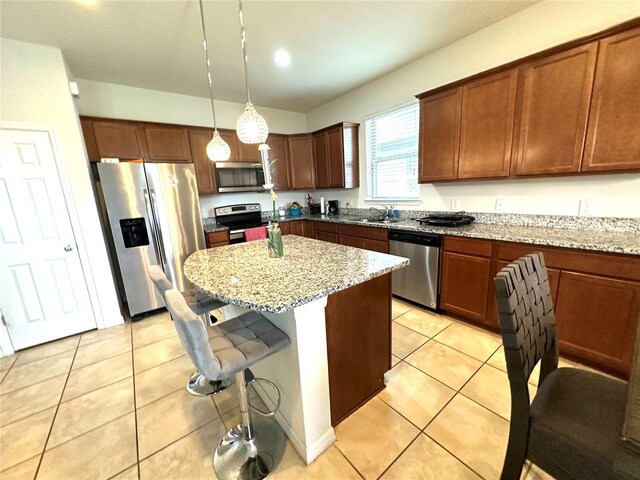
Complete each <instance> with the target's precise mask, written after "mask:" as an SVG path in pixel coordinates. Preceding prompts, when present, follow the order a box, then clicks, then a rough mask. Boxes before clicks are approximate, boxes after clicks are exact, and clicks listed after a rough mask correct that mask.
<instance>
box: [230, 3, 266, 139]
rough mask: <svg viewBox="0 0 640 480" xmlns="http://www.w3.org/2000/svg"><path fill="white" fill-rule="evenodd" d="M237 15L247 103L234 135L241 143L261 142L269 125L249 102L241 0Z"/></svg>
mask: <svg viewBox="0 0 640 480" xmlns="http://www.w3.org/2000/svg"><path fill="white" fill-rule="evenodd" d="M238 16H239V17H240V42H241V44H242V63H243V65H244V85H245V88H246V89H247V104H246V106H245V107H244V112H243V113H242V115H240V118H239V119H238V122H237V123H236V135H238V138H239V139H240V141H241V142H242V143H248V144H256V143H263V142H264V141H265V140H266V139H267V136H268V135H269V127H268V126H267V122H266V121H265V119H264V118H263V117H262V116H261V115H260V114H259V113H258V112H256V109H255V108H254V107H253V103H251V95H250V94H249V77H248V74H247V48H246V40H247V39H246V35H245V32H244V15H243V13H242V0H238Z"/></svg>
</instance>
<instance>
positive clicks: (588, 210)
mask: <svg viewBox="0 0 640 480" xmlns="http://www.w3.org/2000/svg"><path fill="white" fill-rule="evenodd" d="M594 204H595V202H594V201H593V200H588V199H583V200H580V210H579V211H578V215H593V208H594V206H595V205H594Z"/></svg>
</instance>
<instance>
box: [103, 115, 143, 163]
mask: <svg viewBox="0 0 640 480" xmlns="http://www.w3.org/2000/svg"><path fill="white" fill-rule="evenodd" d="M93 133H94V135H95V139H96V147H97V149H98V154H99V155H100V158H103V157H112V158H120V159H124V160H132V159H137V158H143V157H144V156H145V154H144V148H143V144H142V138H141V132H140V127H139V126H138V125H134V124H132V123H124V122H123V123H120V122H93Z"/></svg>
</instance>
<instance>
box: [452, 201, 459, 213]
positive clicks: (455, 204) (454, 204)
mask: <svg viewBox="0 0 640 480" xmlns="http://www.w3.org/2000/svg"><path fill="white" fill-rule="evenodd" d="M451 210H453V211H454V212H457V211H458V210H460V199H459V198H452V199H451Z"/></svg>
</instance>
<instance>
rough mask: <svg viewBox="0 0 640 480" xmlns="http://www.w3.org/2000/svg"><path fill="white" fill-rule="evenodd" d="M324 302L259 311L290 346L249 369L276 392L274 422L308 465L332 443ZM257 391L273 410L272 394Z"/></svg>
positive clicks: (265, 391) (324, 298)
mask: <svg viewBox="0 0 640 480" xmlns="http://www.w3.org/2000/svg"><path fill="white" fill-rule="evenodd" d="M326 302H327V298H326V297H323V298H321V299H319V300H315V301H313V302H311V303H308V304H305V305H302V306H300V307H296V308H295V309H293V310H288V311H286V312H284V313H280V314H275V313H268V312H262V314H263V315H264V316H265V317H267V318H268V319H269V320H270V321H271V322H272V323H273V324H274V325H275V326H277V327H278V328H280V329H281V330H282V331H283V332H285V333H286V334H287V335H288V336H289V339H290V340H291V343H290V344H289V345H288V346H287V347H285V348H284V349H283V350H280V351H279V352H277V353H275V354H274V355H271V356H270V357H267V358H265V359H263V360H261V361H259V362H257V363H256V364H255V365H254V366H252V367H251V371H252V372H253V373H254V374H255V376H256V377H262V378H267V379H269V380H271V381H273V382H275V383H276V385H277V386H278V388H279V389H280V394H281V404H280V409H279V410H278V412H277V413H276V414H275V418H276V420H277V421H278V423H279V424H280V425H281V426H282V428H283V429H284V431H285V433H286V435H287V437H289V440H290V441H291V443H292V445H293V447H294V448H295V449H296V451H297V452H298V454H299V455H300V457H301V458H302V459H303V460H304V461H305V463H306V464H307V465H308V464H310V463H311V462H312V461H313V460H315V459H316V458H317V457H318V456H319V455H320V454H321V453H322V452H324V451H325V450H326V449H327V448H328V447H329V446H330V445H331V444H332V443H334V442H335V439H336V437H335V433H334V431H333V428H332V426H331V416H330V403H329V375H328V367H327V365H328V362H327V342H326V339H325V334H326V327H325V305H326ZM234 308H236V307H234ZM256 391H257V392H258V394H259V395H260V397H261V398H262V399H263V400H264V402H265V403H266V404H267V406H268V407H269V408H273V406H274V403H273V392H272V390H271V389H270V388H269V387H264V388H262V387H261V386H260V385H257V388H256Z"/></svg>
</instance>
